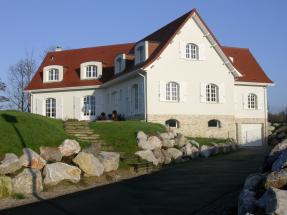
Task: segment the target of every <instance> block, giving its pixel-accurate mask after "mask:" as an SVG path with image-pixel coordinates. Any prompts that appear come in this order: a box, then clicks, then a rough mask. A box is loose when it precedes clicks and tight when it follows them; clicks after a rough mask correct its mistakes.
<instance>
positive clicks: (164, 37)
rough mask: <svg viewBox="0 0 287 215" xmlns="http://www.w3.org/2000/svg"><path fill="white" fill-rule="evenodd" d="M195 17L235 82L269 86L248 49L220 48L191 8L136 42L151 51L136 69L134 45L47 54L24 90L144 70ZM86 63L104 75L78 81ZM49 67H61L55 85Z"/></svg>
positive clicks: (88, 82)
mask: <svg viewBox="0 0 287 215" xmlns="http://www.w3.org/2000/svg"><path fill="white" fill-rule="evenodd" d="M194 14H196V15H197V17H198V18H199V20H200V21H201V22H202V23H203V25H204V27H205V28H206V29H207V30H208V32H210V34H211V36H212V38H213V39H214V41H216V43H218V45H219V47H220V49H221V50H222V51H223V52H224V54H225V55H227V56H231V57H234V62H231V65H232V66H233V67H235V68H236V69H237V70H238V71H239V72H240V73H242V75H243V77H239V78H238V79H237V80H238V81H247V82H260V83H272V81H271V80H270V79H269V78H268V77H267V76H266V74H265V73H264V71H263V70H262V69H261V67H260V66H259V65H258V63H257V62H256V60H255V59H254V57H253V56H252V54H251V53H250V51H249V50H246V49H240V48H230V47H222V46H221V45H220V43H219V42H218V41H217V39H216V38H215V37H214V35H213V34H212V32H211V31H210V29H208V27H207V25H206V24H205V23H204V21H203V20H202V18H201V17H200V16H199V14H198V13H197V11H196V10H195V9H193V10H191V11H190V12H188V13H186V14H184V15H183V16H181V17H179V18H178V19H176V20H174V21H172V22H171V23H169V24H167V25H165V26H164V27H162V28H160V29H159V30H157V31H155V32H154V33H152V34H150V35H148V36H146V37H145V38H143V39H141V40H139V41H138V42H137V43H139V42H141V41H150V42H153V45H152V48H151V49H150V50H152V52H151V53H149V54H150V55H149V58H148V59H147V60H146V61H145V62H143V63H141V64H139V65H137V66H134V62H133V58H132V57H131V55H133V53H134V46H135V45H136V44H137V43H127V44H118V45H110V46H100V47H94V48H83V49H74V50H66V51H59V52H50V53H48V54H47V56H46V57H45V59H44V61H43V63H42V64H41V66H40V67H39V69H38V71H37V72H36V74H35V76H34V77H33V79H32V81H31V82H30V83H29V85H28V86H27V88H26V90H35V89H51V88H63V87H78V86H94V85H101V84H103V83H105V82H107V81H109V80H112V79H115V78H117V77H118V76H121V75H123V74H125V73H128V72H131V71H134V70H136V69H139V68H143V69H145V68H146V67H147V66H149V65H150V64H151V63H153V62H154V61H155V60H156V59H157V58H158V57H159V56H160V54H161V53H162V52H163V51H164V49H165V48H166V46H167V45H168V44H169V42H171V40H172V39H173V38H174V36H175V35H176V33H177V32H178V31H179V30H180V29H181V27H182V26H183V25H184V24H185V23H186V21H187V20H188V19H189V18H190V17H191V16H192V15H194ZM242 50H244V51H242ZM119 53H125V54H126V55H128V56H129V57H128V60H127V66H126V69H125V71H124V72H122V73H120V74H118V75H114V59H115V57H116V56H117V55H118V54H119ZM88 61H101V62H102V63H103V76H102V78H101V79H100V80H81V79H80V71H79V70H80V64H81V63H84V62H88ZM48 65H63V66H64V78H63V81H61V82H55V83H43V67H45V66H48Z"/></svg>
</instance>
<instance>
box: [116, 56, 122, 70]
mask: <svg viewBox="0 0 287 215" xmlns="http://www.w3.org/2000/svg"><path fill="white" fill-rule="evenodd" d="M122 61H123V60H122V58H120V57H119V58H118V59H117V60H116V68H117V72H121V71H122Z"/></svg>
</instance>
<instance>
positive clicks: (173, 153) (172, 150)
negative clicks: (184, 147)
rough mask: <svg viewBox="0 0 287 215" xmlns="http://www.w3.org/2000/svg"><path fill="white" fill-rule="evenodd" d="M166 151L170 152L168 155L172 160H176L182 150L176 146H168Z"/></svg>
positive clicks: (180, 155)
mask: <svg viewBox="0 0 287 215" xmlns="http://www.w3.org/2000/svg"><path fill="white" fill-rule="evenodd" d="M167 152H168V153H169V154H170V157H171V158H172V159H174V160H177V159H179V158H181V157H182V152H181V151H180V150H178V149H176V148H168V149H167Z"/></svg>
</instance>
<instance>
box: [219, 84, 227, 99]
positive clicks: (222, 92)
mask: <svg viewBox="0 0 287 215" xmlns="http://www.w3.org/2000/svg"><path fill="white" fill-rule="evenodd" d="M218 88H219V89H218V95H219V103H225V101H226V97H225V86H224V84H223V83H221V84H219V85H218Z"/></svg>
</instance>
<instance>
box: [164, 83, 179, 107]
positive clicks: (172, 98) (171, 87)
mask: <svg viewBox="0 0 287 215" xmlns="http://www.w3.org/2000/svg"><path fill="white" fill-rule="evenodd" d="M165 100H166V101H168V102H179V101H180V85H179V83H177V82H175V81H169V82H167V83H166V85H165Z"/></svg>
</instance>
